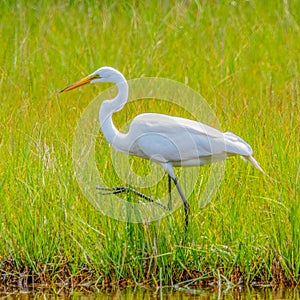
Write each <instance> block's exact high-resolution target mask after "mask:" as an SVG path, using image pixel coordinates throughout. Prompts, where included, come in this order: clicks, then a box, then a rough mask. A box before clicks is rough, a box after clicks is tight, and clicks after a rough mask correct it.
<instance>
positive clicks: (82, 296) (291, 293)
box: [0, 288, 300, 300]
mask: <svg viewBox="0 0 300 300" xmlns="http://www.w3.org/2000/svg"><path fill="white" fill-rule="evenodd" d="M299 291H300V290H299V289H272V288H248V289H246V288H243V289H242V288H235V289H230V290H219V289H214V290H212V289H201V290H195V289H179V290H174V289H157V290H153V289H152V290H151V289H143V288H139V289H125V290H122V291H121V290H118V291H115V292H111V293H103V292H102V293H92V292H88V293H80V292H74V293H68V294H67V293H60V294H56V293H55V292H53V291H47V292H45V291H42V292H41V291H32V292H23V291H22V292H20V291H18V292H14V293H3V294H0V298H1V299H11V300H12V299H24V300H25V299H26V300H27V299H28V300H29V299H78V300H90V299H121V300H122V299H124V300H125V299H126V300H127V299H130V300H131V299H149V300H150V299H175V300H176V299H180V300H185V299H203V300H206V299H289V300H290V299H300V293H299Z"/></svg>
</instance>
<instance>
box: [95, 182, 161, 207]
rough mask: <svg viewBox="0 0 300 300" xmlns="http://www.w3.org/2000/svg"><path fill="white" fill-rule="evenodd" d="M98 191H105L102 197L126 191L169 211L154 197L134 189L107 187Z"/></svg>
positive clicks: (99, 188) (98, 188)
mask: <svg viewBox="0 0 300 300" xmlns="http://www.w3.org/2000/svg"><path fill="white" fill-rule="evenodd" d="M96 189H97V190H100V191H104V192H101V194H102V195H109V194H121V193H125V192H126V191H130V192H132V193H134V194H136V195H137V196H139V197H141V198H143V199H145V200H147V201H149V202H153V203H155V204H157V205H159V206H161V207H163V208H165V209H167V207H166V206H165V205H164V204H162V203H161V202H159V201H155V200H154V199H153V198H152V197H149V196H147V195H145V194H143V193H141V192H139V191H137V190H135V189H133V188H132V187H129V186H117V187H113V188H107V187H96Z"/></svg>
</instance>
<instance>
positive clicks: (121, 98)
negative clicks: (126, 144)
mask: <svg viewBox="0 0 300 300" xmlns="http://www.w3.org/2000/svg"><path fill="white" fill-rule="evenodd" d="M117 86H118V95H117V97H115V98H114V99H112V100H105V101H103V103H102V105H101V107H100V112H99V119H100V126H101V130H102V132H103V134H104V136H105V138H106V139H107V141H108V142H109V143H110V144H111V145H114V144H116V143H117V142H118V140H119V138H120V137H121V136H122V135H123V134H122V133H120V132H119V131H118V129H117V128H116V127H115V125H114V123H113V120H112V114H113V113H114V112H117V111H119V110H121V109H122V108H123V106H124V105H125V103H126V102H127V99H128V84H127V82H126V80H125V78H123V79H122V80H121V81H120V82H118V83H117Z"/></svg>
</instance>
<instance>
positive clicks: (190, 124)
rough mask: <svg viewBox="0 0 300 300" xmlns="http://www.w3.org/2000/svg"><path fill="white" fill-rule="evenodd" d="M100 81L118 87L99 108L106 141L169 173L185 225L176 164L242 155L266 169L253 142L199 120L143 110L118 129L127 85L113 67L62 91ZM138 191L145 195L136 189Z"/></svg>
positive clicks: (203, 163)
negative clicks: (117, 119)
mask: <svg viewBox="0 0 300 300" xmlns="http://www.w3.org/2000/svg"><path fill="white" fill-rule="evenodd" d="M97 82H111V83H115V84H116V85H117V87H118V94H117V96H116V97H115V98H114V99H111V100H105V101H103V103H102V105H101V107H100V111H99V119H100V125H101V130H102V132H103V134H104V136H105V138H106V140H107V141H108V142H109V143H110V144H111V145H112V146H113V147H114V148H115V149H116V150H118V151H120V152H123V153H127V154H129V155H133V156H139V157H142V158H146V159H150V160H151V161H154V162H156V163H157V164H159V165H161V166H162V167H163V168H164V169H165V170H166V172H167V173H168V175H169V189H170V183H171V179H172V180H173V182H174V183H175V186H176V188H177V190H178V192H179V194H180V196H181V198H182V201H183V204H184V209H185V216H186V217H185V220H186V224H188V214H189V204H188V202H187V200H186V198H185V196H184V193H183V191H182V189H181V187H180V185H179V183H178V181H177V178H176V176H175V173H174V170H173V167H178V166H181V167H187V166H201V165H205V164H209V163H212V162H216V161H221V160H225V159H226V158H227V157H228V156H233V155H240V156H241V157H243V158H245V159H246V160H247V161H249V162H250V163H251V164H252V165H253V166H254V167H256V168H257V169H258V170H260V171H261V172H264V171H263V170H262V168H261V167H260V165H259V164H258V162H257V161H256V160H255V159H254V158H253V157H252V149H251V147H250V145H248V144H247V143H246V142H245V141H244V140H243V139H241V138H240V137H239V136H237V135H235V134H233V133H231V132H225V133H222V132H221V131H219V130H217V129H215V128H212V127H210V126H208V125H205V124H202V123H200V122H196V121H192V120H189V119H184V118H179V117H173V116H168V115H164V114H157V113H143V114H140V115H138V116H137V117H135V118H134V119H133V120H132V122H131V124H130V128H129V130H128V132H127V133H121V132H119V131H118V130H117V128H116V127H115V125H114V123H113V120H112V115H113V113H114V112H117V111H119V110H121V109H122V108H123V106H124V105H125V104H126V102H127V100H128V84H127V81H126V79H125V78H124V76H123V75H122V74H121V73H120V72H119V71H117V70H116V69H113V68H111V67H102V68H100V69H98V70H96V71H95V72H94V73H92V74H90V75H88V76H87V77H85V78H83V79H81V80H79V81H77V82H75V83H73V84H71V85H69V86H67V87H66V88H64V89H63V90H61V92H66V91H70V90H72V89H74V88H77V87H79V86H82V85H85V84H89V83H97ZM170 178H171V179H170ZM125 190H126V187H118V188H116V189H115V190H114V192H115V193H119V192H123V191H125ZM169 192H170V191H169ZM136 193H137V194H138V195H142V196H143V194H141V193H139V192H137V191H136ZM145 198H146V199H147V198H150V197H147V196H146V197H145Z"/></svg>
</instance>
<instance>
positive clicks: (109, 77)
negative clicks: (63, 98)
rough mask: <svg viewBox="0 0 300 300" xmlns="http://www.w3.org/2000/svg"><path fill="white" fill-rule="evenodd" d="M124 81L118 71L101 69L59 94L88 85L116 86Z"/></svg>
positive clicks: (110, 68) (109, 68)
mask: <svg viewBox="0 0 300 300" xmlns="http://www.w3.org/2000/svg"><path fill="white" fill-rule="evenodd" d="M124 81H125V78H124V76H123V75H122V73H120V72H119V71H118V70H116V69H114V68H112V67H102V68H100V69H98V70H96V71H95V72H93V73H92V74H90V75H88V76H87V77H84V78H82V79H80V80H79V81H76V82H75V83H72V84H70V85H68V86H67V87H65V88H64V89H62V90H61V91H60V92H67V91H70V90H73V89H75V88H77V87H80V86H82V85H85V84H89V83H97V82H112V83H116V84H118V83H122V82H124Z"/></svg>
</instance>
